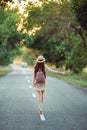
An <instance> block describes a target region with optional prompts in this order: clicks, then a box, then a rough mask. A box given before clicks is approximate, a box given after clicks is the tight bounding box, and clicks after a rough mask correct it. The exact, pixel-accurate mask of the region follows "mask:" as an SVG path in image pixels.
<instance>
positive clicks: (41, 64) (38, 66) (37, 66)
mask: <svg viewBox="0 0 87 130" xmlns="http://www.w3.org/2000/svg"><path fill="white" fill-rule="evenodd" d="M39 69H40V70H41V71H42V72H43V73H44V76H45V78H46V72H45V65H44V62H43V63H38V62H37V63H36V64H35V66H34V76H35V77H36V73H37V72H38V70H39Z"/></svg>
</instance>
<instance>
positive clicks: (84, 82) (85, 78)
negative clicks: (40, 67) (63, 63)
mask: <svg viewBox="0 0 87 130" xmlns="http://www.w3.org/2000/svg"><path fill="white" fill-rule="evenodd" d="M47 75H48V76H52V77H55V78H58V79H62V80H64V81H66V82H68V83H70V84H73V85H78V86H80V87H83V88H87V73H85V72H82V73H80V74H73V73H67V74H65V75H61V74H54V73H51V72H47Z"/></svg>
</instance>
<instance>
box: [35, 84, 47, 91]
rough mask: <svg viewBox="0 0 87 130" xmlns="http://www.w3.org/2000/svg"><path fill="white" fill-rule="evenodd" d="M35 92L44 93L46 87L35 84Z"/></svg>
mask: <svg viewBox="0 0 87 130" xmlns="http://www.w3.org/2000/svg"><path fill="white" fill-rule="evenodd" d="M34 89H35V90H36V91H43V90H44V91H45V89H46V85H40V84H37V86H36V87H35V88H34Z"/></svg>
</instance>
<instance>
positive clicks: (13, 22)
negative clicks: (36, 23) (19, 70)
mask: <svg viewBox="0 0 87 130" xmlns="http://www.w3.org/2000/svg"><path fill="white" fill-rule="evenodd" d="M19 21H20V19H19V18H18V16H17V11H16V10H5V9H3V8H2V7H0V61H1V62H0V64H2V65H6V64H9V63H10V62H11V61H12V59H13V58H14V56H16V54H18V53H19V45H20V44H19V42H20V40H21V38H22V34H21V32H18V31H17V24H18V23H19Z"/></svg>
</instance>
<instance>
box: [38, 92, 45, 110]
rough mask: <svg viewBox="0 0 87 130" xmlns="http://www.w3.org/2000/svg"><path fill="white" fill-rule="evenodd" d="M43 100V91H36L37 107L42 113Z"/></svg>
mask: <svg viewBox="0 0 87 130" xmlns="http://www.w3.org/2000/svg"><path fill="white" fill-rule="evenodd" d="M43 100H44V91H38V105H39V109H40V110H41V111H42V103H43Z"/></svg>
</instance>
